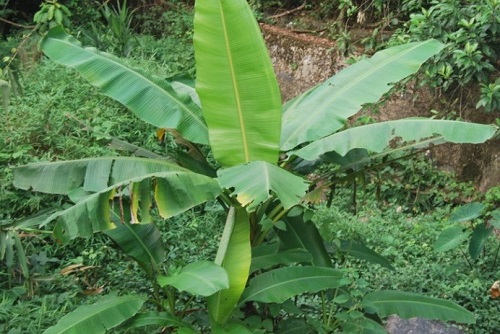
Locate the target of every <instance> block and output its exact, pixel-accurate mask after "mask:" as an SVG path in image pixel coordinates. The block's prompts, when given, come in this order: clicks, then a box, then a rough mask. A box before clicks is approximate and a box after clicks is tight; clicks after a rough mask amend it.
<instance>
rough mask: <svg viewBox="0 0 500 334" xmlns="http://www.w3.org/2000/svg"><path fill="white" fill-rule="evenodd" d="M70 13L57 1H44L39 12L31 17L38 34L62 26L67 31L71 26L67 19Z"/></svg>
mask: <svg viewBox="0 0 500 334" xmlns="http://www.w3.org/2000/svg"><path fill="white" fill-rule="evenodd" d="M70 16H71V12H70V10H69V9H68V7H66V6H65V5H63V4H61V3H59V2H58V1H57V0H47V1H44V2H43V3H42V4H41V6H40V10H39V11H38V12H36V13H35V16H33V21H34V22H35V23H36V24H37V29H38V31H39V32H40V33H42V34H43V33H45V32H47V31H48V30H49V29H52V28H54V27H56V26H63V27H64V28H66V29H68V28H69V26H70V25H71V21H70V19H69V17H70Z"/></svg>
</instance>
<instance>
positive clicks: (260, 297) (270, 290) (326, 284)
mask: <svg viewBox="0 0 500 334" xmlns="http://www.w3.org/2000/svg"><path fill="white" fill-rule="evenodd" d="M347 283H348V280H347V281H346V280H344V274H343V273H342V272H341V271H340V270H336V269H333V268H324V267H285V268H279V269H275V270H271V271H268V272H266V273H264V274H261V275H258V276H256V277H255V278H253V279H252V280H251V281H250V284H249V285H248V288H246V289H245V292H244V293H243V295H242V296H241V301H240V304H243V303H245V302H247V301H251V300H253V301H258V302H264V303H282V302H284V301H285V300H287V299H289V298H292V297H294V296H297V295H299V294H302V293H304V292H318V291H321V290H327V289H333V288H338V287H341V286H342V285H345V284H347Z"/></svg>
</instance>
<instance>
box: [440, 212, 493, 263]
mask: <svg viewBox="0 0 500 334" xmlns="http://www.w3.org/2000/svg"><path fill="white" fill-rule="evenodd" d="M484 208H485V206H484V205H483V204H481V203H477V202H471V203H468V204H465V205H463V206H461V207H459V208H458V209H456V210H455V211H454V212H453V213H452V215H451V216H450V218H449V220H448V222H449V223H451V224H455V225H452V226H450V227H448V228H446V229H445V230H444V231H443V232H442V233H441V234H440V235H439V237H438V238H437V240H436V242H435V243H434V249H435V250H436V251H437V252H445V251H451V250H457V249H458V250H459V251H460V253H461V255H462V257H463V258H464V259H465V261H466V262H467V263H468V265H469V266H470V267H471V269H473V268H474V267H473V262H476V263H478V260H479V257H480V256H481V255H482V257H486V248H485V246H486V244H490V243H491V244H492V246H495V244H496V243H498V241H497V240H495V241H496V242H495V241H491V239H492V238H490V236H491V235H492V234H493V229H494V227H495V224H496V223H495V221H496V219H497V217H495V215H497V214H498V213H495V211H494V212H491V213H486V214H484V212H483V211H484ZM496 212H498V210H497V211H496ZM481 216H487V217H488V216H492V219H491V223H489V222H488V221H477V219H478V218H479V217H481ZM474 222H475V223H474ZM467 240H468V255H469V257H470V260H472V261H470V260H469V258H468V257H467V255H466V254H465V252H464V251H463V250H462V248H461V246H463V244H464V242H465V241H467ZM488 241H490V242H488ZM499 249H500V243H498V247H496V248H493V249H492V250H490V253H491V254H498V250H499ZM495 265H496V256H495V261H494V262H493V264H492V267H491V268H489V270H494V268H495ZM487 270H488V269H487Z"/></svg>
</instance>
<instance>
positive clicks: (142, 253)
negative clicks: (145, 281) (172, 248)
mask: <svg viewBox="0 0 500 334" xmlns="http://www.w3.org/2000/svg"><path fill="white" fill-rule="evenodd" d="M105 233H106V235H107V236H109V237H110V238H111V239H112V240H113V241H114V242H115V243H116V244H117V245H118V247H120V248H121V250H122V251H123V252H124V253H125V254H127V255H128V256H130V257H131V258H133V259H134V260H136V261H137V263H138V264H139V265H140V266H141V267H142V268H144V270H145V271H146V273H148V275H152V274H153V273H154V272H156V271H158V266H159V265H160V264H161V262H162V261H163V259H164V258H165V250H164V249H163V242H162V240H161V233H160V231H159V230H158V228H157V227H156V225H154V224H129V223H123V224H118V225H117V226H116V228H114V229H111V230H107V231H105Z"/></svg>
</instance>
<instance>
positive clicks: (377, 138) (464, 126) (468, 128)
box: [291, 118, 497, 160]
mask: <svg viewBox="0 0 500 334" xmlns="http://www.w3.org/2000/svg"><path fill="white" fill-rule="evenodd" d="M496 130H497V128H496V127H495V126H494V125H483V124H475V123H466V122H459V121H448V120H434V119H426V118H407V119H402V120H396V121H387V122H381V123H375V124H368V125H363V126H358V127H354V128H350V129H347V130H344V131H340V132H337V133H335V134H333V135H330V136H328V137H325V138H322V139H320V140H317V141H315V142H313V143H311V144H309V145H306V146H304V147H303V148H301V149H299V150H296V151H292V152H291V154H294V155H297V156H299V157H301V158H303V159H305V160H314V159H317V158H319V157H320V156H321V155H322V154H324V153H327V152H331V151H335V152H336V153H338V154H340V155H346V154H347V153H348V152H349V151H350V150H352V149H355V148H361V149H366V150H369V151H372V152H382V150H384V149H385V148H387V147H388V146H389V144H390V142H391V140H392V139H394V138H401V140H403V141H411V140H415V141H417V142H418V141H420V140H423V139H426V138H429V137H437V138H439V139H440V140H441V142H443V141H448V142H452V143H472V144H477V143H482V142H485V141H486V140H488V139H489V138H491V137H493V135H494V134H495V132H496ZM434 142H436V141H435V140H434Z"/></svg>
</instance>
